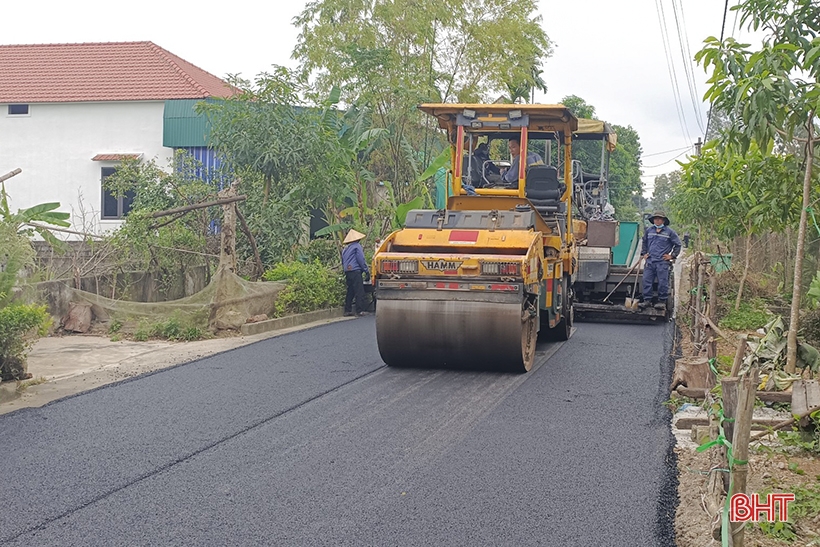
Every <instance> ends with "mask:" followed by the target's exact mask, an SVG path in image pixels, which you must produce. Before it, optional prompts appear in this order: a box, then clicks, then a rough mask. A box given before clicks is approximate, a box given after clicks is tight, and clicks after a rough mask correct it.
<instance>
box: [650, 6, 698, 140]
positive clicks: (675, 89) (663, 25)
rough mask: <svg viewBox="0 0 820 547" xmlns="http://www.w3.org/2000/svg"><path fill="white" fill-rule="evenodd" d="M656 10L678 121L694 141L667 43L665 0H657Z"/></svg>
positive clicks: (686, 136) (688, 138) (685, 135)
mask: <svg viewBox="0 0 820 547" xmlns="http://www.w3.org/2000/svg"><path fill="white" fill-rule="evenodd" d="M655 11H656V12H657V14H658V23H659V26H660V30H661V41H662V42H663V51H664V54H665V57H666V69H667V71H668V72H669V79H670V81H671V82H672V96H673V98H674V100H675V110H676V112H677V114H678V122H679V123H680V127H681V132H682V134H683V137H684V138H685V139H686V141H687V142H692V137H691V136H690V135H689V131H688V130H687V128H686V123H685V119H686V116H685V115H684V113H683V107H682V106H681V102H682V101H681V99H680V89H679V88H678V83H677V73H676V72H675V64H674V62H673V61H672V56H671V54H670V52H669V49H670V46H669V45H667V42H668V41H669V36H668V31H667V29H666V16H665V14H664V11H663V0H655Z"/></svg>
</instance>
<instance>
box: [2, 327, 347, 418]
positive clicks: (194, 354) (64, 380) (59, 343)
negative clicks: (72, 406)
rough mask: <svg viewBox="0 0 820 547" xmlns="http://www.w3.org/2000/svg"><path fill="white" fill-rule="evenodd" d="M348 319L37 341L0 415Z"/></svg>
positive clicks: (5, 393) (5, 389)
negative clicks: (205, 334) (178, 335)
mask: <svg viewBox="0 0 820 547" xmlns="http://www.w3.org/2000/svg"><path fill="white" fill-rule="evenodd" d="M348 320H350V319H349V318H338V319H326V320H321V321H314V322H312V323H306V324H303V325H299V326H295V327H290V328H286V329H281V330H277V331H271V332H266V333H262V334H255V335H250V336H231V337H224V338H212V339H208V340H199V341H195V342H167V341H159V340H150V341H147V342H135V341H129V340H122V341H117V342H112V341H111V340H110V339H109V338H108V337H102V336H87V335H79V336H52V337H47V338H41V339H40V340H38V341H37V342H36V343H35V344H34V346H33V348H32V350H31V352H30V353H29V355H28V372H29V373H31V374H32V376H33V378H32V380H28V381H24V382H20V383H17V382H3V383H2V384H0V414H5V413H8V412H13V411H15V410H19V409H21V408H27V407H38V406H42V405H44V404H47V403H50V402H51V401H55V400H57V399H61V398H63V397H67V396H69V395H74V394H77V393H82V392H83V391H88V390H90V389H94V388H96V387H99V386H102V385H105V384H110V383H112V382H118V381H120V380H125V379H127V378H131V377H134V376H139V375H140V374H145V373H148V372H153V371H156V370H160V369H163V368H167V367H170V366H174V365H178V364H182V363H187V362H189V361H194V360H196V359H201V358H203V357H207V356H209V355H214V354H216V353H220V352H223V351H228V350H231V349H234V348H238V347H241V346H245V345H247V344H253V343H254V342H259V341H261V340H266V339H268V338H274V337H277V336H282V335H284V334H288V333H291V332H295V331H299V330H304V329H309V328H312V327H316V326H320V325H325V324H328V323H332V322H336V321H348Z"/></svg>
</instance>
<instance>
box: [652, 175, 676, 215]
mask: <svg viewBox="0 0 820 547" xmlns="http://www.w3.org/2000/svg"><path fill="white" fill-rule="evenodd" d="M679 184H680V171H672V172H671V173H669V174H666V173H664V174H663V175H658V176H657V177H655V187H654V189H653V190H652V208H653V209H661V210H663V209H666V202H667V201H668V200H669V198H670V197H672V194H673V193H674V191H675V187H676V186H678V185H679Z"/></svg>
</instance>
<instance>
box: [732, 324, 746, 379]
mask: <svg viewBox="0 0 820 547" xmlns="http://www.w3.org/2000/svg"><path fill="white" fill-rule="evenodd" d="M737 340H738V341H737V351H736V352H735V361H734V362H733V363H732V372H731V373H729V376H737V375H738V373H740V367H741V365H742V364H743V357H744V356H745V355H746V341H747V340H748V338H747V336H746V335H745V334H739V335H738V336H737Z"/></svg>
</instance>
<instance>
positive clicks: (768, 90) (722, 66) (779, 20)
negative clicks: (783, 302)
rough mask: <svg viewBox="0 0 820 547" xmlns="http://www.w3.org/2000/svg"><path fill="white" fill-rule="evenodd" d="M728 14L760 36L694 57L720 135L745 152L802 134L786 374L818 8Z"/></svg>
mask: <svg viewBox="0 0 820 547" xmlns="http://www.w3.org/2000/svg"><path fill="white" fill-rule="evenodd" d="M733 9H735V10H737V11H738V13H739V15H740V24H741V25H742V26H745V27H747V28H751V29H753V30H755V31H757V30H760V29H762V30H764V31H765V33H766V37H765V39H764V41H763V44H762V45H761V47H760V49H758V50H756V51H753V50H751V49H749V47H750V45H749V44H741V43H739V42H737V41H736V40H734V39H733V38H728V39H726V40H724V41H723V42H720V40H718V39H716V38H714V37H710V38H708V39H707V40H706V46H705V47H704V48H703V49H702V50H701V51H700V52H698V53H697V55H696V56H695V58H696V60H697V61H698V62H699V63H702V64H703V66H704V68H705V69H706V70H711V72H712V75H711V78H710V79H709V82H710V83H711V86H710V87H709V89H708V91H707V92H706V98H707V99H708V100H710V101H711V102H712V103H713V104H714V105H715V107H717V108H718V109H720V110H723V111H725V112H727V113H729V114H730V116H729V117H730V120H731V121H732V126H731V128H730V130H728V131H726V132H725V133H724V135H725V137H724V144H725V145H726V146H727V147H728V148H734V149H737V150H740V152H741V153H743V152H745V151H746V150H747V149H748V148H749V146H750V145H751V142H752V141H753V140H755V141H757V142H758V143H759V145H760V147H761V148H762V149H764V150H767V149H769V143H770V142H771V141H780V142H789V141H793V140H794V139H795V135H796V134H797V133H798V132H801V131H802V132H804V135H805V138H804V139H802V141H801V142H802V146H803V149H804V157H805V161H804V165H805V167H804V173H803V174H804V176H803V191H802V197H803V199H802V210H801V215H800V222H799V225H798V232H797V252H796V255H795V267H794V280H793V286H792V303H791V313H790V323H789V333H788V357H787V364H786V370H787V371H788V372H794V370H795V364H796V362H797V331H798V327H799V325H798V323H799V319H800V300H801V292H802V273H803V267H802V266H803V255H804V251H805V242H806V224H807V219H808V212H809V211H808V209H809V207H810V204H811V181H812V168H813V164H814V155H815V146H816V142H817V140H816V138H815V117H816V115H817V110H818V107H820V6H818V4H817V1H816V0H742V1H741V2H740V4H739V5H737V6H735V7H734V8H733Z"/></svg>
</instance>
